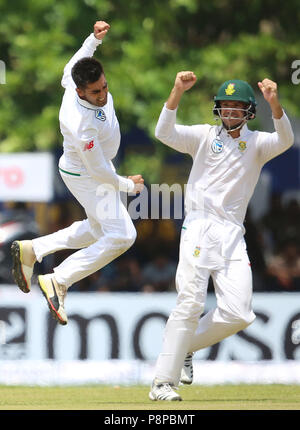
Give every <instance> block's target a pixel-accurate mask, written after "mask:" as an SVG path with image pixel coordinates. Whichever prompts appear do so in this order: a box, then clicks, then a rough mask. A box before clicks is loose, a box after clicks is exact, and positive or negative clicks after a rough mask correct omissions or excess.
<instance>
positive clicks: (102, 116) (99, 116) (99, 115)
mask: <svg viewBox="0 0 300 430" xmlns="http://www.w3.org/2000/svg"><path fill="white" fill-rule="evenodd" d="M95 115H96V118H97V119H99V120H100V121H105V120H106V116H105V112H104V110H103V109H97V110H96V112H95Z"/></svg>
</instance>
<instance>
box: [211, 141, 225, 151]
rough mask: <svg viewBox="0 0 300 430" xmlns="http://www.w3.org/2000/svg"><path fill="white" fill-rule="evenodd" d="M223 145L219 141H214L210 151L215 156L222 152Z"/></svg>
mask: <svg viewBox="0 0 300 430" xmlns="http://www.w3.org/2000/svg"><path fill="white" fill-rule="evenodd" d="M223 146H224V143H223V142H222V141H221V140H219V139H214V140H213V141H212V144H211V149H212V151H213V152H214V153H215V154H219V153H220V152H222V151H223Z"/></svg>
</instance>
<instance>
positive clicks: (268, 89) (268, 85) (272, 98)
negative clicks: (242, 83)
mask: <svg viewBox="0 0 300 430" xmlns="http://www.w3.org/2000/svg"><path fill="white" fill-rule="evenodd" d="M257 85H258V88H259V89H260V91H261V92H262V94H263V96H264V98H265V100H266V101H267V102H268V103H269V104H270V105H272V104H273V103H278V92H277V84H276V82H273V81H271V80H270V79H264V80H263V81H262V82H258V83H257Z"/></svg>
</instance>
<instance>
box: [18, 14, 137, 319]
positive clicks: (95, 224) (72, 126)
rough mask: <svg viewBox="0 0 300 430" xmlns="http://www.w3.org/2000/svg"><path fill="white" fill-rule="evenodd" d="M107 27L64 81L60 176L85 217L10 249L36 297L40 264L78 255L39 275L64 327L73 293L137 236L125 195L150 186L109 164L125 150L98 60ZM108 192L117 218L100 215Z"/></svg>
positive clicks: (97, 28)
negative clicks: (62, 253)
mask: <svg viewBox="0 0 300 430" xmlns="http://www.w3.org/2000/svg"><path fill="white" fill-rule="evenodd" d="M109 29H110V25H109V24H107V23H106V22H104V21H97V22H96V23H95V25H94V32H93V33H92V34H90V36H89V37H88V38H87V39H86V40H85V41H84V43H83V45H82V47H81V48H80V49H79V51H78V52H76V54H75V55H74V56H73V57H72V58H71V60H70V61H69V63H68V64H67V65H66V67H65V69H64V74H63V78H62V82H61V83H62V86H63V88H64V89H65V92H64V96H63V100H62V105H61V109H60V113H59V120H60V129H61V133H62V135H63V138H64V141H63V149H64V151H63V155H62V157H61V158H60V160H59V171H60V174H61V177H62V179H63V181H64V182H65V184H66V186H67V187H68V189H69V190H70V191H71V193H72V194H73V195H74V196H75V198H76V199H77V200H78V202H79V203H80V204H81V206H82V207H83V208H84V210H85V212H86V216H87V218H86V219H84V220H82V221H77V222H74V223H73V224H72V225H70V226H69V227H67V228H65V229H62V230H59V231H57V232H55V233H53V234H49V235H47V236H43V237H40V238H37V239H34V240H32V241H15V242H14V243H13V244H12V257H13V275H14V278H15V281H16V283H17V284H18V286H19V288H20V289H21V290H22V291H24V292H25V293H28V292H29V291H30V286H31V277H32V274H33V267H34V263H35V262H36V261H39V262H41V261H42V259H43V257H45V256H46V255H48V254H51V253H54V252H56V251H58V250H62V249H75V250H77V251H76V252H74V253H73V254H72V255H71V256H69V257H68V258H67V259H66V260H64V261H63V262H62V263H61V264H60V265H59V266H57V267H55V268H54V269H53V271H54V273H49V274H46V275H40V276H39V277H38V282H39V287H40V289H41V290H42V293H43V294H44V296H45V298H46V300H47V304H48V306H49V309H50V312H51V313H52V315H53V317H54V318H55V319H56V320H57V321H58V322H59V323H60V324H62V325H64V324H67V320H68V319H67V315H66V312H65V309H64V299H65V296H66V293H67V290H68V288H69V287H71V285H73V284H74V283H75V282H77V281H79V280H80V279H83V278H85V277H87V276H89V275H90V274H92V273H94V272H96V271H97V270H99V269H101V268H102V267H103V266H105V265H107V264H108V263H110V262H111V261H112V260H114V259H115V258H117V257H118V256H119V255H121V254H122V253H124V252H125V251H126V250H127V249H128V248H129V247H130V246H131V245H132V244H133V243H134V241H135V238H136V230H135V228H134V225H133V223H132V221H131V218H130V216H129V214H128V212H127V210H126V209H125V206H124V205H123V204H122V202H121V199H120V191H125V192H133V193H138V192H141V190H142V188H143V182H144V180H143V178H142V176H141V175H134V176H129V177H128V178H124V177H121V176H119V175H118V174H117V173H116V171H115V168H114V166H113V163H112V161H111V160H112V159H113V158H114V157H115V156H116V154H117V151H118V148H119V145H120V128H119V123H118V119H117V117H116V114H115V109H114V104H113V98H112V95H111V94H110V93H109V91H108V84H107V80H106V76H105V74H104V71H103V67H102V65H101V63H100V62H99V61H98V60H96V59H95V58H93V54H94V52H95V50H96V48H97V46H99V45H101V43H102V40H103V38H104V37H105V35H106V34H107V32H108V31H109ZM99 186H100V188H99ZM105 189H107V191H109V195H110V198H111V199H112V200H113V202H114V203H115V202H116V203H117V204H116V206H117V208H118V209H117V211H116V213H115V214H111V215H113V216H103V217H101V216H100V215H99V207H100V206H101V202H102V201H103V199H104V198H105V199H106V203H107V199H108V197H107V195H105V193H104V191H105ZM112 190H113V192H112ZM99 205H100V206H99ZM100 212H101V211H100Z"/></svg>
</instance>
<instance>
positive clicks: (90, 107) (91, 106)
mask: <svg viewBox="0 0 300 430" xmlns="http://www.w3.org/2000/svg"><path fill="white" fill-rule="evenodd" d="M77 101H78V103H79V104H80V105H81V106H83V107H85V108H87V109H92V110H98V109H100V108H99V106H95V105H92V104H91V103H89V102H88V101H87V100H83V99H81V98H80V97H79V96H78V95H77Z"/></svg>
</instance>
